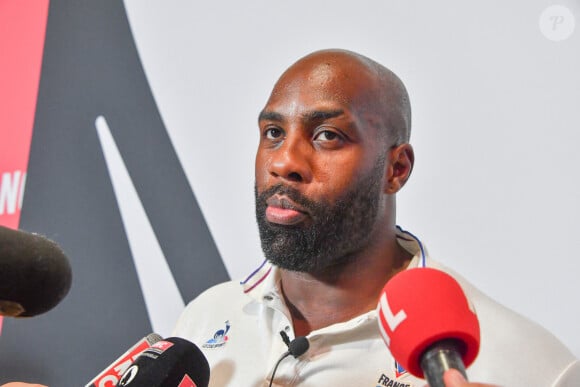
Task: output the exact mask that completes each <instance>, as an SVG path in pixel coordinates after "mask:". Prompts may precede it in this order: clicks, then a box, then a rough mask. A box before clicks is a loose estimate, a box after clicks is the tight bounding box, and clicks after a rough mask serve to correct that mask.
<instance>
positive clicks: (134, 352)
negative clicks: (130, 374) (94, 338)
mask: <svg viewBox="0 0 580 387" xmlns="http://www.w3.org/2000/svg"><path fill="white" fill-rule="evenodd" d="M160 340H163V338H162V337H161V336H159V335H158V334H157V333H150V334H148V335H147V336H145V337H143V338H142V339H141V340H139V341H138V342H136V343H135V345H133V346H132V347H131V348H129V349H128V350H127V351H125V353H124V354H122V355H121V356H119V357H118V358H117V360H115V361H114V362H113V363H111V364H110V365H109V366H108V367H107V368H105V369H104V370H103V371H102V372H101V373H100V374H98V375H97V376H95V377H94V378H93V380H91V381H90V382H89V383H88V384H87V385H86V386H85V387H115V386H116V385H117V383H118V382H119V380H120V379H121V376H122V375H123V374H124V373H125V371H126V370H127V368H129V366H130V365H131V364H132V363H133V361H135V360H136V359H137V357H138V356H139V355H141V354H142V353H143V351H145V350H146V349H147V348H149V347H150V346H151V345H153V344H155V343H156V342H158V341H160Z"/></svg>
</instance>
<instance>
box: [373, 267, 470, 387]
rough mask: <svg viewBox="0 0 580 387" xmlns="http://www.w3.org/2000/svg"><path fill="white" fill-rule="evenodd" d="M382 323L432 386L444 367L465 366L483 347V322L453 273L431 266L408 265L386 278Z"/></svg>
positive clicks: (397, 353)
mask: <svg viewBox="0 0 580 387" xmlns="http://www.w3.org/2000/svg"><path fill="white" fill-rule="evenodd" d="M378 314H379V328H380V331H381V334H382V336H383V339H384V340H385V343H386V344H387V347H389V350H390V351H391V353H392V354H393V357H394V358H395V359H396V360H397V362H399V363H400V364H401V365H402V366H403V367H404V368H405V369H406V370H407V371H409V372H410V373H411V374H412V375H414V376H417V377H419V378H424V379H426V380H427V381H428V382H429V385H430V386H431V387H444V384H443V373H444V372H445V371H446V370H448V369H449V368H455V369H457V370H459V371H460V372H461V373H462V374H463V376H464V377H465V378H466V379H467V375H466V373H465V367H468V366H469V365H471V363H473V361H474V360H475V358H476V356H477V353H478V352H479V322H478V320H477V316H476V314H475V311H474V310H473V309H472V307H471V306H470V304H469V301H468V300H467V297H466V296H465V294H464V293H463V290H462V289H461V287H460V286H459V284H458V283H457V281H455V279H453V277H451V276H450V275H449V274H447V273H444V272H442V271H440V270H435V269H431V268H417V269H408V270H404V271H402V272H400V273H398V274H397V275H395V276H394V277H393V278H391V279H390V280H389V282H387V284H386V285H385V287H384V288H383V291H382V293H381V298H380V300H379V305H378Z"/></svg>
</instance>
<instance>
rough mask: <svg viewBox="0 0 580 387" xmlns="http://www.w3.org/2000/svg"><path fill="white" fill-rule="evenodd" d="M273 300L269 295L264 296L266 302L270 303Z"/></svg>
mask: <svg viewBox="0 0 580 387" xmlns="http://www.w3.org/2000/svg"><path fill="white" fill-rule="evenodd" d="M273 299H274V297H272V296H270V295H267V296H264V300H266V301H272V300H273Z"/></svg>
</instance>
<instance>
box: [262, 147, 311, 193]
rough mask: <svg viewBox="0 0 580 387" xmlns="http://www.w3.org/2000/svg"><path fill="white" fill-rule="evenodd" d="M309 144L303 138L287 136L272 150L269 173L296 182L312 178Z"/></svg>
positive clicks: (305, 181) (303, 181)
mask: <svg viewBox="0 0 580 387" xmlns="http://www.w3.org/2000/svg"><path fill="white" fill-rule="evenodd" d="M309 148H310V147H309V144H307V143H305V141H304V140H301V139H295V138H291V137H288V138H286V140H284V143H283V144H282V145H281V146H280V147H279V148H278V149H276V150H275V151H274V155H273V157H272V162H271V164H270V171H269V172H270V174H271V175H272V176H274V177H277V178H280V179H283V180H286V181H290V182H296V183H307V182H309V181H310V180H312V170H311V166H310V152H311V150H310V149H309Z"/></svg>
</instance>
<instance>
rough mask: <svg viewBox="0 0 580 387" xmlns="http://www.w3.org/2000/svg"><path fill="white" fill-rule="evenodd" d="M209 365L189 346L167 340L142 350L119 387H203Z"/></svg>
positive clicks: (185, 341)
mask: <svg viewBox="0 0 580 387" xmlns="http://www.w3.org/2000/svg"><path fill="white" fill-rule="evenodd" d="M209 373H210V370H209V364H208V362H207V359H206V358H205V356H204V355H203V353H202V352H201V350H200V349H199V348H198V347H197V346H196V345H195V344H193V343H192V342H190V341H188V340H185V339H182V338H180V337H170V338H167V339H164V340H161V341H158V342H157V343H155V344H153V345H152V346H151V347H149V348H148V349H146V350H145V351H144V352H143V353H142V354H141V355H139V357H138V358H137V359H136V360H135V361H134V362H133V364H131V366H130V367H129V368H128V369H127V370H126V371H125V373H124V374H123V377H122V378H121V380H120V381H119V383H118V386H119V387H125V386H129V387H142V386H147V387H178V386H179V387H207V386H208V384H209Z"/></svg>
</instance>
